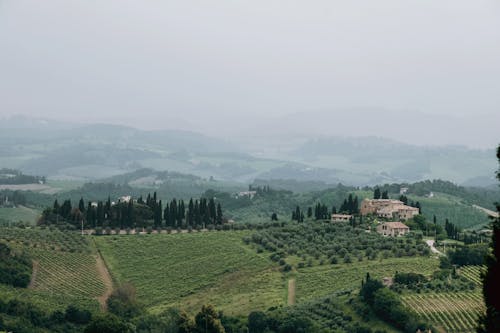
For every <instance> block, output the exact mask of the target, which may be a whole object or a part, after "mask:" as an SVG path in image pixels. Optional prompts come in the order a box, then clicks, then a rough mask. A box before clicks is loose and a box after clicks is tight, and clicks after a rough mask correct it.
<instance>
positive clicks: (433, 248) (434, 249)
mask: <svg viewBox="0 0 500 333" xmlns="http://www.w3.org/2000/svg"><path fill="white" fill-rule="evenodd" d="M425 242H426V243H427V245H429V247H430V248H431V252H432V253H436V254H438V255H441V256H444V253H443V252H441V251H439V250H438V249H436V248H435V247H434V241H433V240H431V239H429V240H426V241H425Z"/></svg>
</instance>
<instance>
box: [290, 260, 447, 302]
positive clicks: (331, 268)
mask: <svg viewBox="0 0 500 333" xmlns="http://www.w3.org/2000/svg"><path fill="white" fill-rule="evenodd" d="M437 269H439V261H438V260H437V259H435V258H430V257H414V258H388V259H382V260H375V261H361V262H357V261H355V262H353V263H350V264H341V265H330V264H324V265H322V266H314V267H306V268H301V269H298V270H297V273H296V286H297V293H296V297H297V301H298V302H301V301H306V300H310V299H313V298H316V297H321V296H324V295H326V294H329V293H332V292H335V291H341V290H346V291H348V290H353V291H357V290H359V288H360V287H361V280H362V279H363V278H364V277H365V276H366V273H367V272H370V275H371V276H372V277H374V278H383V277H392V276H394V273H396V271H398V272H419V273H421V274H424V275H431V274H432V272H434V271H435V270H437Z"/></svg>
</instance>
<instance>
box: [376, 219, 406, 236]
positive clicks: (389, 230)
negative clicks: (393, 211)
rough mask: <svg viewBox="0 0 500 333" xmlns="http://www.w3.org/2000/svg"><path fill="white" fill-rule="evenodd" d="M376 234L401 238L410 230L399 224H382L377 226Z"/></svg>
mask: <svg viewBox="0 0 500 333" xmlns="http://www.w3.org/2000/svg"><path fill="white" fill-rule="evenodd" d="M377 232H378V233H379V234H382V235H383V236H403V235H406V234H407V233H409V232H410V228H409V227H408V226H406V225H405V224H403V223H401V222H384V223H380V224H379V225H378V226H377Z"/></svg>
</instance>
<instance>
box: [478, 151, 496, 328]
mask: <svg viewBox="0 0 500 333" xmlns="http://www.w3.org/2000/svg"><path fill="white" fill-rule="evenodd" d="M497 159H498V162H499V163H500V145H499V146H498V148H497ZM497 178H498V180H500V168H499V170H498V171H497ZM496 207H497V212H498V213H499V214H500V203H496ZM491 227H492V231H493V235H492V238H491V248H492V251H491V252H490V253H489V254H488V255H487V256H486V258H485V259H486V271H485V272H483V273H482V274H481V278H482V281H483V297H484V303H485V305H486V314H485V315H483V316H481V317H480V318H479V323H478V329H477V332H478V333H493V332H500V297H498V295H500V285H499V283H498V281H500V217H497V218H495V219H494V220H493V222H492V223H491Z"/></svg>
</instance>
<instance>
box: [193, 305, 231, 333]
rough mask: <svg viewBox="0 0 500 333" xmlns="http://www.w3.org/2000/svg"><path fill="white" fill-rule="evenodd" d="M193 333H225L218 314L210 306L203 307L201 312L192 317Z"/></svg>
mask: <svg viewBox="0 0 500 333" xmlns="http://www.w3.org/2000/svg"><path fill="white" fill-rule="evenodd" d="M194 322H195V332H199V333H225V332H226V331H225V329H224V327H223V326H222V323H221V321H220V316H219V313H218V312H217V311H216V310H215V308H214V307H213V306H212V305H203V306H202V307H201V311H200V312H198V314H197V315H196V316H195V317H194Z"/></svg>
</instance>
